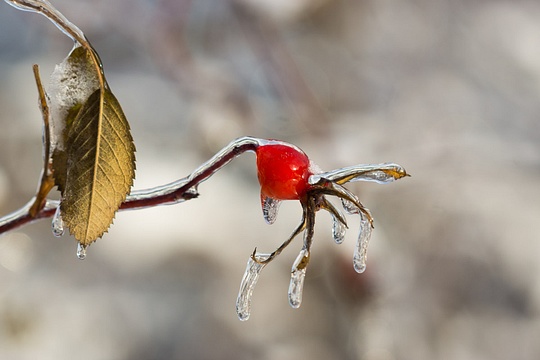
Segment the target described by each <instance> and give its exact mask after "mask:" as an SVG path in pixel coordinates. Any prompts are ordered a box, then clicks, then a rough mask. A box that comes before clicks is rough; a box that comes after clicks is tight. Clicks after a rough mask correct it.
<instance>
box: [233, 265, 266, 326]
mask: <svg viewBox="0 0 540 360" xmlns="http://www.w3.org/2000/svg"><path fill="white" fill-rule="evenodd" d="M253 257H255V258H256V259H257V260H259V261H264V260H266V259H268V258H269V257H270V254H255V255H253V256H250V257H249V259H248V262H247V266H246V271H245V272H244V277H243V278H242V282H241V283H240V290H239V291H238V297H237V298H236V314H237V315H238V318H239V319H240V320H241V321H246V320H247V319H249V315H250V313H251V296H252V295H253V289H254V288H255V285H256V284H257V281H258V280H259V276H260V274H261V271H262V269H264V267H265V266H266V264H260V263H258V262H257V261H255V259H253Z"/></svg>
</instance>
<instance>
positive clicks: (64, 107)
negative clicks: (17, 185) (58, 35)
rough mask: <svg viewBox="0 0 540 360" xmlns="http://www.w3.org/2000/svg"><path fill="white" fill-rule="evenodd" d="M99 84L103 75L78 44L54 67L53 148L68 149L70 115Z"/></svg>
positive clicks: (51, 92) (50, 89) (49, 90)
mask: <svg viewBox="0 0 540 360" xmlns="http://www.w3.org/2000/svg"><path fill="white" fill-rule="evenodd" d="M98 88H99V77H98V75H97V73H96V70H95V67H94V65H93V64H92V63H91V61H90V59H89V57H88V54H87V51H86V50H85V49H84V48H83V47H82V46H80V45H79V46H78V45H75V46H74V48H73V49H72V50H71V53H70V54H69V55H68V56H67V57H66V58H65V59H64V61H62V63H60V64H57V65H56V66H55V68H54V71H53V73H52V74H51V78H50V80H49V86H48V88H47V93H48V95H49V102H50V104H49V107H50V112H51V150H54V149H58V150H63V149H64V142H63V136H64V134H63V131H64V129H65V126H66V119H67V117H68V115H69V113H70V111H72V109H73V108H74V107H75V106H77V105H82V104H84V103H85V102H86V100H87V99H88V98H89V97H90V95H91V94H92V93H93V92H94V91H96V90H97V89H98Z"/></svg>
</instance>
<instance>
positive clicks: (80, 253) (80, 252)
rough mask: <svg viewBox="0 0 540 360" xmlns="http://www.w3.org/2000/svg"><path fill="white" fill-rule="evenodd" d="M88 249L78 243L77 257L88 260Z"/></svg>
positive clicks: (86, 246)
mask: <svg viewBox="0 0 540 360" xmlns="http://www.w3.org/2000/svg"><path fill="white" fill-rule="evenodd" d="M87 248H88V245H83V244H81V243H77V257H78V258H79V260H84V259H86V249H87Z"/></svg>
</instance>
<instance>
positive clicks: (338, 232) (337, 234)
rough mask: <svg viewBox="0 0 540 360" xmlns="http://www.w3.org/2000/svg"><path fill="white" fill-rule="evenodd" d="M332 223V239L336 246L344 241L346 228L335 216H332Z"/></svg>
mask: <svg viewBox="0 0 540 360" xmlns="http://www.w3.org/2000/svg"><path fill="white" fill-rule="evenodd" d="M332 221H333V225H332V237H333V238H334V241H335V242H336V244H341V243H342V242H343V240H344V239H345V232H346V231H347V228H346V227H345V225H344V224H343V223H342V222H341V221H339V219H338V218H337V217H336V216H335V215H332Z"/></svg>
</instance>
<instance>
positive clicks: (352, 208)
mask: <svg viewBox="0 0 540 360" xmlns="http://www.w3.org/2000/svg"><path fill="white" fill-rule="evenodd" d="M341 204H342V205H343V208H344V209H345V211H346V212H347V214H350V215H354V214H358V213H360V209H359V208H358V206H356V205H355V204H353V203H352V202H351V201H349V200H346V199H341Z"/></svg>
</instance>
